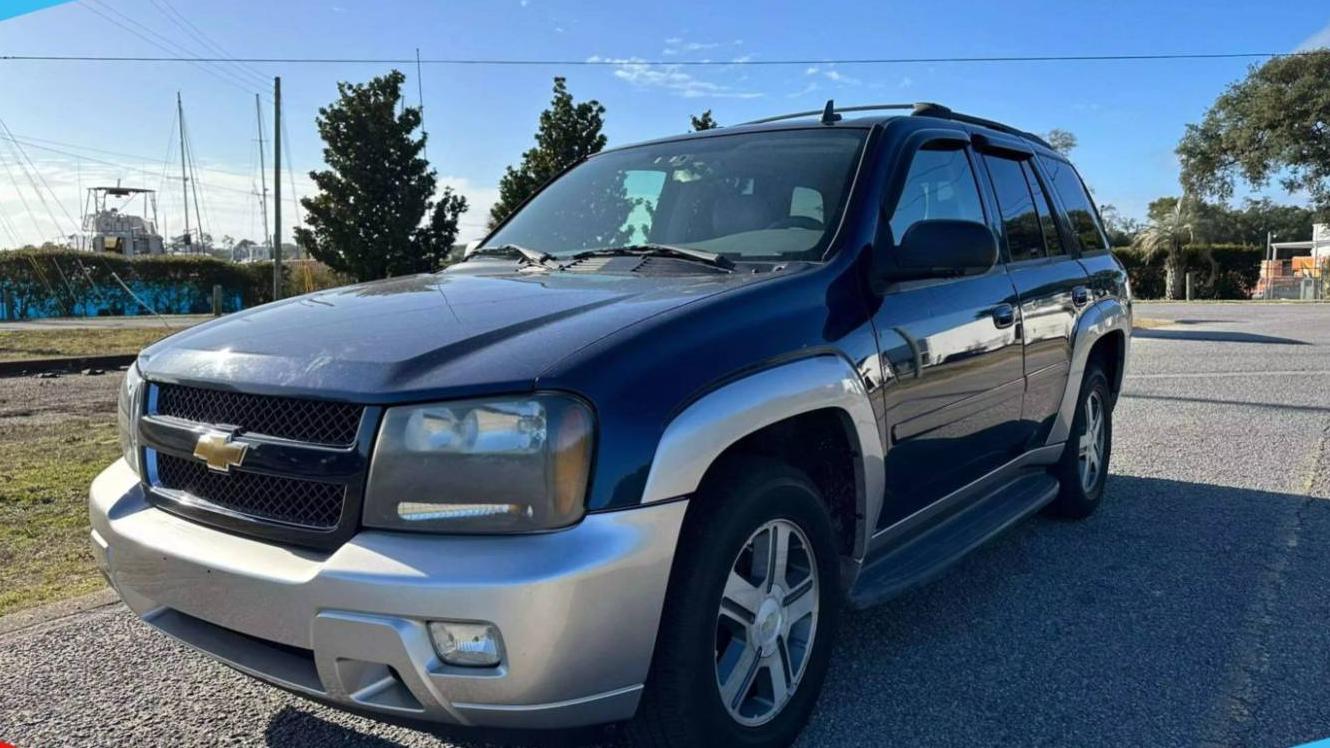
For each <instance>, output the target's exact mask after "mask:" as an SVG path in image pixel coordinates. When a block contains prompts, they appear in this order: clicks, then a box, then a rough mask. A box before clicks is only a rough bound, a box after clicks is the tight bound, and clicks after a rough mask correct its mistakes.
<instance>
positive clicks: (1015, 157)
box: [978, 148, 1066, 267]
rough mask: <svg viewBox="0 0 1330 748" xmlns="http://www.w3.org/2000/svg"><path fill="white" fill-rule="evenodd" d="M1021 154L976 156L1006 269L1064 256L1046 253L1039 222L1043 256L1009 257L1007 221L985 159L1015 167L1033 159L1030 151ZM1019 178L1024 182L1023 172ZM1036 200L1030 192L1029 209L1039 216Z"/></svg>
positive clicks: (991, 152)
mask: <svg viewBox="0 0 1330 748" xmlns="http://www.w3.org/2000/svg"><path fill="white" fill-rule="evenodd" d="M1022 154H1025V152H1024V151H1020V150H1015V149H1012V150H1007V149H998V148H992V149H979V153H978V155H979V156H980V158H979V160H980V161H983V163H984V174H985V175H987V177H988V186H989V189H990V190H991V192H990V194H991V196H992V199H993V210H994V212H995V214H996V216H997V224H996V225H991V224H990V227H991V228H992V229H993V230H994V231H995V232H996V233H997V235H998V238H999V239H1000V240H1001V242H1002V243H1001V249H1002V252H1001V254H1002V264H1004V265H1006V266H1007V267H1024V266H1028V265H1031V264H1033V263H1036V262H1045V261H1048V260H1056V259H1058V258H1059V257H1064V256H1066V255H1065V254H1063V255H1056V256H1054V255H1050V254H1049V253H1048V239H1047V238H1046V237H1045V236H1044V231H1043V225H1042V222H1041V225H1040V227H1039V241H1040V242H1041V243H1042V244H1043V245H1044V252H1043V254H1042V255H1040V256H1039V257H1027V258H1026V259H1024V260H1013V259H1012V257H1011V244H1010V243H1008V241H1007V221H1006V219H1005V218H1004V217H1003V216H1002V202H1001V201H1000V200H999V199H998V190H997V182H996V181H995V180H994V179H993V170H992V169H990V168H988V160H987V157H989V156H991V157H993V158H1000V159H1004V160H1007V161H1011V162H1012V163H1014V164H1016V165H1017V166H1020V165H1021V164H1022V163H1024V162H1026V161H1029V160H1031V159H1032V158H1033V157H1034V152H1033V151H1030V152H1028V154H1025V155H1022ZM1021 178H1022V180H1024V178H1025V172H1024V170H1022V171H1021ZM1025 189H1026V190H1027V191H1029V190H1030V185H1029V183H1028V182H1027V183H1026V185H1025ZM1037 200H1038V198H1037V197H1036V196H1035V195H1034V193H1033V192H1030V207H1031V208H1033V209H1034V211H1035V215H1036V216H1038V215H1039V207H1038V206H1037V205H1036V204H1035V202H1036V201H1037Z"/></svg>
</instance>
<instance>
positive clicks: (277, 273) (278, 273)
mask: <svg viewBox="0 0 1330 748" xmlns="http://www.w3.org/2000/svg"><path fill="white" fill-rule="evenodd" d="M272 111H273V115H272V300H273V301H277V300H278V299H280V298H282V77H281V76H280V75H279V76H277V77H276V78H273V79H272Z"/></svg>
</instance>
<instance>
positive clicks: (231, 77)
mask: <svg viewBox="0 0 1330 748" xmlns="http://www.w3.org/2000/svg"><path fill="white" fill-rule="evenodd" d="M90 3H98V4H99V5H100V6H101V8H102V9H103V10H105V11H109V12H110V13H113V14H115V15H116V16H119V17H120V18H122V19H124V20H125V21H127V22H128V23H131V24H133V25H134V26H137V27H138V28H140V29H143V31H145V32H147V34H144V33H141V32H140V31H138V30H136V29H134V28H131V27H130V26H127V25H125V23H122V22H121V21H118V20H116V19H115V18H113V17H112V16H109V15H107V14H106V12H103V10H98V9H97V7H94V6H93V5H91V4H90ZM79 5H81V6H82V7H83V8H84V9H85V10H88V11H90V12H92V13H94V14H96V15H98V16H100V17H101V18H102V19H104V20H106V21H109V22H110V23H112V24H114V25H116V26H119V27H120V28H121V29H123V30H124V31H128V32H129V33H131V34H133V35H134V36H137V37H138V38H140V39H142V40H144V41H145V42H148V43H149V44H151V45H152V46H154V47H156V48H158V49H160V50H163V51H164V52H166V53H167V54H170V55H174V56H173V57H163V58H160V60H161V61H162V62H168V61H172V62H174V61H183V62H188V63H190V64H192V65H194V66H195V67H196V68H198V69H199V70H202V71H203V72H205V73H207V74H208V75H211V76H212V77H214V78H216V79H217V80H220V81H222V82H223V83H226V84H228V85H230V86H234V87H236V88H239V89H240V90H242V91H245V92H246V93H254V88H253V86H254V84H253V83H251V82H249V81H248V80H247V79H246V78H244V77H242V76H239V75H237V74H236V73H235V72H233V71H231V70H229V69H227V68H225V67H223V68H217V69H214V68H212V67H208V63H207V62H205V61H203V60H195V59H193V58H191V57H189V56H188V51H189V50H188V49H187V48H186V47H183V46H181V45H179V44H176V43H175V42H173V41H171V40H170V39H169V38H167V37H164V36H162V35H161V34H159V33H157V32H156V31H153V30H152V29H151V28H148V27H147V26H145V25H143V24H142V23H139V22H138V21H136V20H134V19H133V18H130V17H129V16H126V15H125V14H124V13H121V12H120V11H118V10H116V9H115V8H113V7H111V6H109V5H107V4H105V3H101V2H99V0H80V2H79ZM148 34H150V35H151V36H152V37H156V39H153V38H151V37H150V36H148ZM158 39H159V40H161V41H157V40H158ZM212 62H227V60H224V59H216V60H213V61H212Z"/></svg>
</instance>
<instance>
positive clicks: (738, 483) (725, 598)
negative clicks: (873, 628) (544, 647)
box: [629, 459, 841, 746]
mask: <svg viewBox="0 0 1330 748" xmlns="http://www.w3.org/2000/svg"><path fill="white" fill-rule="evenodd" d="M693 501H694V502H696V503H695V504H694V505H693V506H692V507H690V508H689V512H688V518H687V519H686V520H685V523H684V529H683V533H682V536H681V537H680V542H679V547H678V549H677V550H676V553H675V562H674V568H673V571H672V573H671V578H670V588H669V593H668V594H667V596H666V601H665V610H664V613H663V615H662V617H661V624H660V633H659V635H658V636H657V639H656V652H655V657H654V659H653V662H652V670H651V676H650V679H649V681H648V683H647V690H646V693H644V694H643V698H642V704H641V706H640V707H639V709H638V715H637V718H636V719H635V721H634V722H633V723H632V724H631V725H630V726H629V731H630V737H631V738H632V742H633V744H634V745H639V744H640V745H660V746H664V745H699V746H702V745H717V746H734V745H738V746H778V745H788V744H789V743H790V742H792V741H793V740H794V738H795V737H796V736H797V735H798V734H799V731H800V730H802V729H803V726H804V724H805V723H806V722H807V721H808V716H809V714H810V713H811V712H812V709H813V706H814V704H815V702H816V700H817V695H818V692H819V691H820V690H821V688H822V682H823V680H824V679H825V677H826V672H827V665H828V663H829V660H830V654H831V642H832V638H833V636H834V632H835V629H836V625H837V623H838V621H839V617H840V602H841V600H840V583H839V569H838V566H839V564H838V553H837V544H836V539H835V533H834V531H833V530H832V526H831V521H830V518H829V517H828V516H827V511H826V508H825V505H824V504H823V502H822V497H821V495H820V493H819V492H818V490H817V488H816V486H814V485H813V483H812V481H810V480H809V479H808V477H807V476H805V475H804V474H803V473H801V472H800V471H798V470H795V469H793V468H791V467H789V466H787V465H785V464H783V463H780V462H776V461H771V460H764V459H742V460H735V461H732V462H730V463H729V464H728V465H726V466H723V467H722V468H721V469H720V470H719V471H718V474H717V475H715V476H714V478H709V479H708V481H707V485H706V487H705V488H704V490H703V491H702V492H701V493H700V494H699V495H698V497H697V498H695V499H694V500H693Z"/></svg>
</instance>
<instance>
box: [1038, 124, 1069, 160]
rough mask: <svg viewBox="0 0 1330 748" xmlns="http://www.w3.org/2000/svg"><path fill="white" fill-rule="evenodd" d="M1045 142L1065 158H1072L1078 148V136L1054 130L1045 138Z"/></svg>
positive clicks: (1065, 131)
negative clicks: (1074, 150)
mask: <svg viewBox="0 0 1330 748" xmlns="http://www.w3.org/2000/svg"><path fill="white" fill-rule="evenodd" d="M1044 140H1046V141H1048V144H1049V145H1050V146H1052V147H1053V150H1055V151H1057V152H1058V153H1061V154H1062V155H1064V156H1070V155H1071V152H1072V150H1073V149H1075V148H1076V135H1075V134H1073V133H1071V132H1069V131H1067V130H1060V129H1058V128H1056V127H1055V128H1053V129H1052V130H1049V131H1048V134H1047V135H1045V136H1044Z"/></svg>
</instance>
